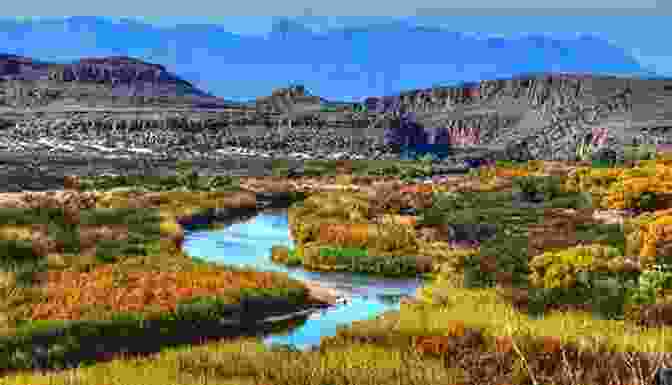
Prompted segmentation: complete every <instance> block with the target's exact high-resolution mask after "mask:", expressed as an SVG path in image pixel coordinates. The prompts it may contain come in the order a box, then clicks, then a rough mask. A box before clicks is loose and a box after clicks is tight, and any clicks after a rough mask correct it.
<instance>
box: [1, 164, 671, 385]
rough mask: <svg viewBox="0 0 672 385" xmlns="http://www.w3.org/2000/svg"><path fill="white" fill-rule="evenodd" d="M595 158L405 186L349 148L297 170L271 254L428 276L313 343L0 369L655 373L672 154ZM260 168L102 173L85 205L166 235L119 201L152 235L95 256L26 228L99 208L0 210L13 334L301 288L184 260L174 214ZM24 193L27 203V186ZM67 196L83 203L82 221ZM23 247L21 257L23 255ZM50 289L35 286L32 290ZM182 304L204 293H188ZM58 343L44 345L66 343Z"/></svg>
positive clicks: (628, 380) (121, 373)
mask: <svg viewBox="0 0 672 385" xmlns="http://www.w3.org/2000/svg"><path fill="white" fill-rule="evenodd" d="M409 163H410V162H409ZM428 165H429V167H430V168H431V165H432V163H431V162H429V161H427V160H425V161H424V162H416V165H415V166H413V167H414V169H416V170H418V169H419V170H421V171H422V170H423V167H424V168H426V167H428ZM607 166H608V167H605V165H604V164H593V163H592V162H590V160H589V159H588V160H587V161H582V162H579V163H572V164H566V163H560V162H543V161H534V162H527V163H524V164H521V163H515V164H514V163H508V164H505V163H501V162H500V163H498V164H488V165H485V166H483V167H480V168H478V169H476V170H474V171H473V172H471V173H470V174H468V175H463V176H455V177H451V178H452V179H447V180H442V181H437V182H435V183H432V184H430V185H420V184H418V185H415V184H413V183H407V182H406V183H405V182H403V181H400V180H399V178H395V177H394V175H390V177H385V176H378V177H376V176H375V172H373V171H372V172H370V173H368V174H367V175H370V177H366V176H364V177H362V175H361V173H360V174H358V172H355V169H357V167H359V165H358V164H356V163H340V164H334V165H331V166H326V165H325V166H324V167H322V169H321V171H319V172H315V174H314V175H313V176H311V177H304V178H303V182H308V181H311V182H312V183H314V184H313V186H314V191H312V192H310V193H309V194H308V197H307V198H306V199H305V200H303V201H301V202H297V203H295V204H294V205H292V207H291V208H290V212H289V222H290V230H291V231H292V235H293V237H294V240H295V244H296V247H295V248H294V249H288V248H282V247H275V248H274V249H273V253H272V258H273V259H274V260H275V261H277V262H283V263H287V264H293V265H296V264H301V265H302V266H304V267H305V268H307V269H316V270H323V271H329V270H341V271H360V272H362V271H365V272H368V273H372V274H384V275H387V274H390V275H413V274H418V273H424V274H425V275H426V276H427V277H429V278H431V281H430V282H429V283H428V284H427V285H425V286H424V287H423V288H421V289H420V290H419V291H418V293H417V295H416V298H412V299H407V298H406V299H404V300H403V301H402V304H401V308H400V310H399V311H391V312H387V313H385V314H383V315H382V316H380V317H378V318H376V319H371V320H367V321H362V322H358V323H355V324H353V325H350V326H349V327H343V328H341V329H339V332H338V333H337V335H336V336H333V337H326V338H323V340H322V343H321V345H320V347H319V349H317V350H311V351H296V350H294V349H291V348H290V347H274V348H266V347H265V346H264V345H263V343H262V342H261V341H259V340H258V339H256V338H249V337H244V338H239V337H236V338H234V337H227V338H224V339H219V340H216V341H214V340H213V341H206V343H201V344H197V343H195V338H194V339H192V340H190V341H189V343H188V344H187V345H186V346H185V344H186V343H183V344H182V345H181V346H176V347H170V348H167V349H163V350H162V351H161V352H159V353H153V354H151V355H145V356H132V355H128V354H126V355H125V354H123V353H119V354H118V355H114V356H113V355H111V354H109V353H103V354H101V356H105V357H99V358H98V362H95V363H94V362H89V365H86V366H83V367H79V368H74V369H67V370H63V371H59V372H50V373H39V372H36V371H34V370H33V371H32V372H28V371H23V372H21V371H14V372H11V373H6V374H5V375H4V376H3V377H0V384H26V383H30V384H112V383H125V384H133V383H143V384H152V383H156V384H165V383H174V384H204V383H208V384H232V385H233V384H242V385H244V384H253V385H265V384H273V385H290V384H292V385H293V384H315V385H330V384H331V385H336V384H493V385H504V384H534V385H541V384H571V385H576V384H622V385H628V384H648V383H652V380H653V375H654V373H655V370H656V369H657V368H658V367H660V366H662V365H665V366H670V364H672V362H670V357H669V354H667V353H665V352H669V351H672V345H671V344H670V339H669V337H668V336H669V333H670V324H671V323H672V311H670V306H671V305H670V290H671V289H672V279H671V277H672V270H671V269H670V268H669V266H670V264H671V262H670V261H669V257H670V255H671V254H670V250H672V249H671V248H670V244H672V243H671V241H672V238H671V235H670V234H672V232H670V231H669V228H670V226H671V225H670V224H671V223H672V219H671V218H672V201H670V199H669V197H668V194H669V193H670V192H671V191H672V190H670V185H669V183H670V182H669V181H670V180H672V179H671V178H670V176H671V175H670V172H671V171H670V170H672V161H671V160H670V158H669V156H668V155H665V154H657V155H656V156H655V157H654V158H653V159H649V160H639V159H635V158H634V157H633V156H630V158H628V160H626V162H625V163H623V164H610V165H607ZM310 167H312V166H310ZM385 167H388V166H385ZM395 167H396V166H395ZM371 168H374V167H371ZM377 170H380V168H378V169H377ZM324 174H327V176H324V177H323V176H322V175H324ZM381 174H385V172H384V171H381ZM320 178H322V179H320ZM336 178H338V180H336ZM258 179H259V178H256V179H255V178H241V179H240V180H239V184H238V187H236V188H230V189H228V190H227V191H220V190H218V189H213V190H212V191H202V192H196V191H190V190H189V188H185V189H183V191H175V192H169V191H164V192H151V191H150V192H146V191H145V192H143V191H137V190H136V189H134V190H133V191H128V190H126V191H117V192H105V191H101V190H94V192H93V193H91V194H92V195H91V196H93V197H95V205H94V207H95V208H106V209H108V210H109V209H112V208H123V207H154V208H156V207H158V208H159V210H158V213H159V214H158V215H157V214H156V213H154V216H158V218H156V223H158V225H157V226H156V227H158V235H157V236H156V237H155V238H152V240H151V241H148V242H146V243H143V241H144V240H145V239H144V238H141V237H140V235H137V233H142V234H145V233H146V232H145V230H137V231H136V230H134V227H133V226H134V225H135V224H137V223H138V222H141V223H142V224H143V225H144V226H149V225H148V223H150V222H151V221H147V220H146V219H147V218H148V217H149V216H151V215H150V214H151V213H152V211H151V210H149V211H148V212H147V214H142V215H147V216H148V217H142V218H143V219H142V220H141V221H140V220H139V219H138V217H139V216H140V214H138V213H137V212H136V211H131V214H124V215H130V216H131V218H127V217H126V216H124V215H122V214H116V212H115V215H118V216H119V217H118V218H116V219H115V220H114V223H115V224H118V225H119V224H123V225H124V227H123V234H125V235H124V238H122V239H125V240H126V241H125V242H122V243H123V244H124V245H130V244H132V242H129V241H128V239H131V240H134V241H136V243H135V244H137V245H145V246H144V248H143V247H140V246H138V247H136V248H135V249H129V248H128V247H127V248H126V249H124V250H123V251H114V250H116V249H114V248H112V247H110V249H112V250H113V251H109V252H108V251H106V252H105V253H103V254H102V255H104V256H103V257H102V258H100V259H102V261H100V260H99V259H96V258H99V257H98V254H97V252H96V253H93V252H91V253H92V255H93V258H92V259H93V262H92V263H88V264H81V263H80V264H79V265H77V264H75V263H74V261H75V260H79V258H80V256H79V255H78V254H77V253H78V252H79V251H80V249H77V248H76V247H75V246H76V245H77V242H75V241H70V243H68V242H61V243H58V242H56V244H58V245H60V246H58V247H57V246H56V244H52V243H49V241H50V240H49V239H46V240H43V237H42V238H40V237H41V235H39V234H41V233H39V231H37V232H30V231H29V230H27V229H26V227H25V226H29V225H32V226H35V223H42V222H40V221H43V222H44V221H46V220H45V219H44V218H53V220H52V221H53V222H59V221H60V222H59V223H61V222H62V223H63V225H62V227H63V228H65V229H66V230H63V233H64V234H67V232H68V230H67V229H68V227H67V226H74V225H73V224H72V222H75V224H77V225H79V226H81V225H82V223H85V224H87V223H91V222H92V221H93V219H92V218H96V217H97V216H96V214H89V213H88V211H86V210H82V209H81V208H80V209H79V211H77V210H71V209H70V211H68V210H65V209H62V210H61V212H62V214H60V216H58V215H57V214H55V213H51V212H49V211H39V214H30V215H28V214H25V215H24V214H21V215H17V213H18V212H14V214H12V215H9V214H7V215H3V218H6V219H3V222H2V223H3V226H2V229H3V232H2V237H3V239H9V238H11V237H14V238H11V239H14V241H12V242H9V243H7V244H6V246H5V247H6V249H7V250H8V255H12V256H14V255H16V257H12V258H10V259H9V260H10V261H12V263H14V265H13V266H16V267H13V269H14V270H11V269H9V268H6V269H5V273H4V276H3V282H15V283H14V284H9V285H5V286H4V287H5V289H3V290H7V294H6V295H4V296H0V298H12V301H7V303H5V304H4V307H3V308H2V309H3V311H2V314H6V315H8V316H5V318H6V319H7V320H6V321H5V329H6V332H5V334H7V335H8V336H11V335H19V334H20V335H25V334H26V333H29V331H30V330H34V329H39V328H41V327H47V326H50V323H52V322H60V321H59V320H61V319H63V318H68V319H83V318H86V319H89V318H90V319H96V316H94V315H93V314H98V316H97V317H98V318H100V319H113V320H116V322H126V323H124V324H123V325H125V326H126V327H128V329H129V330H130V331H131V332H130V334H131V335H137V334H133V332H132V330H133V328H132V327H131V325H132V322H134V321H137V319H138V318H142V319H144V320H159V321H160V320H164V321H165V322H168V321H175V319H176V318H181V319H184V320H187V321H188V322H187V323H185V324H182V325H186V324H188V323H189V322H191V323H198V322H199V321H198V320H201V319H205V320H207V319H212V318H208V316H207V314H214V315H215V317H217V316H219V315H221V314H224V313H226V311H229V310H227V309H229V308H227V305H230V304H235V303H236V302H237V301H241V298H242V297H244V296H246V295H252V294H254V293H252V292H255V291H256V292H257V293H256V294H259V295H266V296H269V295H270V296H272V295H276V296H281V297H283V298H293V299H294V300H295V302H300V301H305V300H306V293H305V290H304V288H303V287H302V285H301V284H300V283H298V282H293V281H291V280H288V279H286V278H283V277H282V276H279V275H276V274H270V273H257V272H254V271H245V270H242V271H239V270H235V269H234V268H232V267H228V266H212V265H210V264H208V263H204V262H202V261H201V262H198V261H194V260H193V259H190V258H188V256H186V255H184V254H183V253H182V252H181V250H180V249H179V247H177V246H176V243H175V240H177V239H179V235H176V234H179V226H178V225H177V221H176V218H177V217H178V216H180V215H188V213H189V212H194V211H195V210H197V209H198V208H199V207H202V206H203V205H206V206H207V204H208V203H207V202H210V204H211V205H214V206H217V205H218V204H219V205H224V204H226V203H225V202H235V203H229V204H237V205H245V204H252V203H253V202H252V203H250V199H248V198H249V195H246V192H245V191H240V190H236V189H242V187H240V186H248V185H250V184H255V185H257V186H260V188H261V187H263V186H264V182H263V181H259V180H258ZM284 179H288V178H284ZM294 179H299V181H296V180H293V181H292V182H291V183H290V182H282V183H285V184H284V185H283V186H284V188H293V186H294V188H295V187H296V186H298V185H301V183H302V181H301V178H294ZM278 180H280V179H278ZM320 180H322V181H323V183H324V184H340V185H341V186H349V187H351V188H349V189H342V190H338V191H329V190H328V189H320V188H318V186H317V185H316V184H315V183H317V181H320ZM185 183H186V182H185ZM206 183H207V181H206ZM267 183H269V184H270V183H271V182H267ZM70 194H72V195H77V194H88V193H75V192H70ZM164 194H165V195H164ZM190 194H191V195H190ZM227 194H228V195H227ZM86 196H89V195H86ZM234 196H236V197H237V198H234ZM244 197H248V198H244ZM91 199H93V198H91ZM162 199H163V200H162ZM38 200H39V199H37V198H33V200H32V201H35V202H37V201H38ZM32 201H31V202H32ZM21 202H24V204H26V205H27V203H25V198H24V200H23V201H21ZM149 202H152V204H149ZM35 205H38V206H39V204H38V203H35ZM133 205H136V206H133ZM61 206H62V207H64V205H62V204H61ZM65 206H67V205H65ZM89 210H91V209H89ZM74 212H79V213H80V214H79V220H78V221H77V220H75V219H76V218H75V217H76V216H77V215H74V214H73V213H74ZM95 212H96V211H95V210H93V211H91V213H95ZM68 213H69V214H68ZM83 213H86V214H83ZM31 215H32V216H31ZM10 218H22V219H21V220H22V221H19V220H15V221H14V222H11V223H10ZM40 218H43V219H40ZM110 221H111V220H110ZM108 223H110V222H108ZM22 226H24V227H22ZM31 229H32V228H31ZM70 231H71V232H72V231H73V230H70ZM34 234H38V235H37V236H36V235H34ZM80 234H86V231H84V232H81V233H80ZM28 236H30V242H28V239H29V237H28ZM63 237H64V238H65V239H69V238H68V237H67V236H65V235H63ZM81 238H82V235H80V240H79V241H80V242H81V241H82V240H81ZM84 238H86V237H84ZM157 238H158V241H157ZM40 240H42V243H40V242H36V241H40ZM162 240H163V242H164V243H163V244H162V243H160V242H161V241H162ZM171 241H172V242H173V243H172V244H173V246H172V247H169V245H170V242H171ZM157 242H159V243H157ZM35 244H40V245H42V246H41V247H34V245H35ZM148 245H149V246H148ZM66 246H67V247H66ZM52 247H53V251H52ZM59 247H60V249H59ZM131 251H134V252H135V253H136V254H137V255H130V254H133V253H132V252H131ZM9 252H11V254H9ZM55 255H62V256H63V258H61V260H60V261H59V263H60V265H61V266H67V267H59V268H58V269H57V268H56V267H52V266H53V265H52V263H53V261H54V260H58V258H56V257H55ZM81 258H83V256H81ZM19 260H21V261H24V260H25V261H28V260H30V261H32V262H30V263H32V265H29V266H30V267H21V268H19V267H18V266H19V263H18V261H19ZM40 261H44V262H40ZM7 263H9V262H7ZM26 263H28V262H26ZM80 265H85V266H80ZM5 266H9V265H8V264H6V265H5ZM37 266H42V267H40V268H38V267H37ZM74 266H77V267H74ZM26 272H29V273H26ZM13 280H15V281H13ZM19 282H21V284H19ZM102 293H106V295H105V296H102ZM241 293H242V294H241ZM10 294H11V295H10ZM45 296H46V298H48V299H49V300H47V301H46V302H44V301H42V300H41V299H40V300H37V299H35V298H45ZM252 297H253V295H252ZM49 301H52V302H49ZM68 301H70V302H68ZM194 303H198V304H203V303H205V305H199V306H192V307H188V306H187V307H182V306H183V305H185V304H194ZM50 304H51V305H50ZM56 304H57V305H56ZM138 304H141V305H143V306H138ZM101 309H105V311H102V310H101ZM176 309H180V310H181V309H185V310H184V311H175V310H176ZM199 309H200V312H199ZM203 309H208V311H210V310H212V309H219V310H218V311H219V313H218V311H214V312H211V313H208V311H205V310H203ZM204 313H205V314H204ZM128 314H131V315H128ZM152 314H155V315H156V316H155V317H153V316H152ZM166 314H173V316H172V318H171V317H167V316H166ZM113 315H117V318H114V316H113ZM121 315H123V316H121ZM66 316H67V317H66ZM45 322H46V324H45ZM198 324H199V325H201V324H200V323H198ZM117 325H119V324H117ZM97 327H98V328H100V329H94V330H104V327H103V326H97ZM117 327H118V326H117ZM83 330H84V329H78V330H77V333H79V335H84V332H83ZM108 330H110V329H108ZM141 330H142V329H141ZM143 331H144V330H143ZM136 333H137V332H136ZM72 334H74V333H72ZM72 334H71V335H72ZM168 335H169V333H167V334H166V338H167V339H168ZM158 336H160V334H158ZM15 338H16V337H15ZM8 341H13V342H11V343H10V342H7V344H6V345H5V346H12V347H14V351H18V352H21V349H19V348H18V347H20V346H23V345H21V343H22V342H21V341H24V342H23V343H24V344H25V341H26V340H19V339H18V338H16V339H15V340H8ZM66 342H68V343H71V344H75V342H76V341H75V342H72V341H69V340H68V341H66ZM65 345H66V346H65V348H63V347H60V348H59V349H61V350H58V349H56V353H53V354H52V355H53V357H59V354H61V356H63V355H64V354H65V353H61V352H63V351H69V350H68V349H74V348H72V347H71V346H70V345H67V344H65ZM4 349H5V350H6V348H4ZM26 354H27V353H25V352H23V354H13V355H12V353H8V354H7V355H6V357H10V359H11V361H6V362H11V363H12V365H15V366H14V367H16V368H17V369H19V368H20V366H19V364H18V363H20V362H29V361H30V357H26ZM52 355H49V357H52ZM21 360H23V361H21ZM102 361H106V362H102ZM26 366H27V365H26ZM148 373H151V375H148Z"/></svg>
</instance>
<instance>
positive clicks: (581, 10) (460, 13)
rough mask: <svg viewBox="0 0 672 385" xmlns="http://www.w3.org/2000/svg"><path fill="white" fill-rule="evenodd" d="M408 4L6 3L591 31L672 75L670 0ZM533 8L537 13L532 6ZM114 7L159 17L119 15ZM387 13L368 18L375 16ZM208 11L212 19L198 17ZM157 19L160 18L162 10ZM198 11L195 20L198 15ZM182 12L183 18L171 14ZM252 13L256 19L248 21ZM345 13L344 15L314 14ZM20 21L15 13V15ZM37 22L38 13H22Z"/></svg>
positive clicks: (466, 28)
mask: <svg viewBox="0 0 672 385" xmlns="http://www.w3.org/2000/svg"><path fill="white" fill-rule="evenodd" d="M403 3H406V2H395V1H391V2H390V1H385V2H382V1H378V0H369V1H366V2H361V1H359V0H357V1H355V0H339V1H338V2H322V3H319V4H316V3H315V2H309V1H307V0H293V1H283V2H261V3H260V2H253V1H236V2H231V1H222V0H190V1H188V2H174V3H173V2H165V1H160V2H159V1H157V0H145V1H142V2H138V1H132V0H117V1H115V2H108V3H98V2H96V3H92V2H88V1H72V0H69V1H60V2H56V3H49V2H40V3H39V7H36V6H35V5H36V4H35V2H31V1H22V2H9V3H7V4H3V14H5V15H22V14H23V15H25V14H28V15H30V14H34V13H33V11H34V10H35V9H39V10H40V14H41V15H42V16H41V17H46V18H53V17H61V16H63V17H65V16H64V15H96V16H106V17H109V18H113V19H114V18H121V17H126V18H134V19H138V20H141V21H144V22H148V23H151V24H154V25H157V26H173V25H176V24H201V23H207V24H218V25H222V26H223V27H224V28H225V29H226V30H228V31H231V32H235V33H241V34H257V35H263V34H265V33H267V32H268V31H269V30H270V27H271V24H272V22H273V20H274V18H276V17H278V16H290V17H298V18H299V19H300V20H301V21H303V22H307V23H311V24H312V26H313V27H314V28H315V29H317V30H319V29H320V28H323V27H324V26H343V25H366V24H368V23H376V22H378V23H379V22H385V21H389V20H391V19H392V18H405V19H407V20H409V19H410V20H412V21H414V22H416V23H418V24H427V25H441V26H443V27H444V28H446V29H449V30H453V31H459V32H473V33H482V34H488V35H503V36H512V35H519V34H526V33H548V34H551V35H554V36H567V37H572V36H574V35H575V34H576V33H590V34H595V35H598V36H600V37H602V38H604V39H607V40H609V41H610V42H612V43H614V44H615V45H617V46H619V47H622V48H625V49H626V50H628V51H629V52H630V53H631V54H632V55H633V56H634V57H635V58H636V59H638V60H639V61H640V62H641V63H642V65H643V66H645V67H647V69H649V70H652V71H655V72H657V73H659V74H661V75H667V76H672V44H669V34H670V33H669V31H670V29H671V27H670V20H672V4H669V3H672V1H669V0H668V1H661V0H659V1H656V0H638V1H632V0H563V1H562V2H554V1H546V2H543V3H544V4H547V6H548V7H552V9H551V8H539V4H540V3H541V2H538V1H534V2H533V1H532V0H507V1H506V4H507V8H501V6H500V7H499V8H497V5H498V4H501V2H499V1H497V0H470V1H469V2H468V5H469V6H470V8H465V7H464V5H465V4H464V3H460V2H456V1H449V0H448V1H446V0H442V1H438V0H415V1H414V2H413V3H414V7H411V6H409V5H405V4H403ZM532 7H534V8H532ZM119 10H134V11H135V12H136V13H138V14H157V12H156V11H157V10H161V11H162V12H161V13H163V15H157V16H123V15H118V14H119V13H120V12H119ZM383 10H384V11H385V13H386V15H387V16H366V15H375V14H380V13H381V12H382V11H383ZM204 13H208V14H210V15H211V16H203V14H204ZM159 14H160V13H159ZM199 14H200V15H199ZM175 15H181V16H175ZM251 15H254V16H251ZM315 15H342V16H315ZM17 17H18V16H17ZM22 17H40V16H22Z"/></svg>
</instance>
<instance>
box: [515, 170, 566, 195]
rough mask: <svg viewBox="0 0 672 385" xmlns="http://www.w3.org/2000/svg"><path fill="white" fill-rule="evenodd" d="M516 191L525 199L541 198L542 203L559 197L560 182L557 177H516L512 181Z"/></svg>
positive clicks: (560, 191) (560, 192) (560, 190)
mask: <svg viewBox="0 0 672 385" xmlns="http://www.w3.org/2000/svg"><path fill="white" fill-rule="evenodd" d="M512 182H513V186H514V188H515V189H516V190H518V191H520V192H522V193H523V196H524V197H526V199H533V198H534V197H536V196H541V197H542V199H543V200H544V201H548V200H551V199H553V198H556V197H559V196H560V195H561V194H562V180H561V178H560V177H559V176H556V175H552V176H535V175H528V176H517V177H514V178H513V179H512Z"/></svg>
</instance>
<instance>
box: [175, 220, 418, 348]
mask: <svg viewBox="0 0 672 385" xmlns="http://www.w3.org/2000/svg"><path fill="white" fill-rule="evenodd" d="M274 245H285V246H289V247H293V246H294V245H293V241H292V240H291V239H290V235H289V225H288V219H287V211H286V210H284V209H282V210H277V209H275V210H268V211H263V212H260V213H259V214H258V215H256V216H255V217H253V218H251V219H249V220H245V221H242V222H239V223H233V224H231V225H229V226H227V227H226V228H224V229H219V230H194V231H185V242H184V250H185V251H186V252H187V253H188V254H189V255H191V256H193V257H200V258H203V259H205V260H207V261H209V262H215V263H216V262H221V263H225V264H229V265H239V266H244V265H248V266H251V267H253V268H254V269H255V270H260V271H276V272H286V273H287V274H288V275H289V276H290V277H291V278H295V279H298V280H302V281H306V280H310V281H313V282H316V283H318V284H320V285H321V286H324V287H328V288H332V289H335V290H338V291H339V292H341V293H342V294H343V296H344V297H345V299H346V301H345V302H342V303H339V304H337V305H335V306H333V307H330V308H327V309H324V310H320V311H318V312H315V313H313V314H311V315H310V316H309V318H308V319H307V320H306V322H305V323H304V324H302V325H301V326H299V327H297V328H294V329H293V330H290V331H288V332H287V331H286V332H282V333H275V334H271V335H269V336H267V337H265V338H264V342H265V343H266V344H267V345H271V344H287V345H293V346H294V347H296V348H298V349H301V350H305V349H309V348H311V347H314V346H318V345H319V344H320V338H321V337H323V336H334V335H336V328H337V326H340V325H349V324H351V323H352V322H353V321H359V320H366V319H371V318H375V317H376V316H377V315H379V314H381V313H383V312H386V311H389V310H399V301H400V297H401V296H403V295H408V296H413V295H414V294H415V291H416V289H417V288H418V287H420V286H421V285H422V282H423V281H422V279H421V278H399V279H398V278H385V277H374V276H368V275H365V274H353V273H340V272H328V273H320V272H311V271H306V270H304V269H303V268H300V267H286V266H284V265H281V264H278V263H275V262H272V261H271V259H270V253H271V251H270V249H271V246H274Z"/></svg>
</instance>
